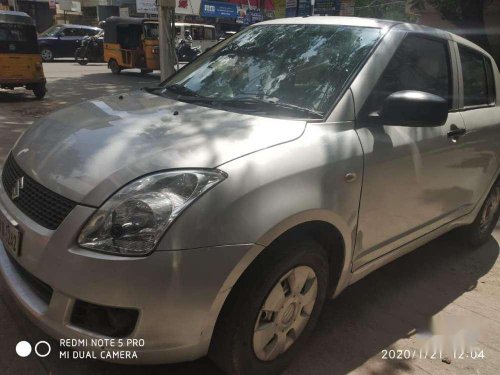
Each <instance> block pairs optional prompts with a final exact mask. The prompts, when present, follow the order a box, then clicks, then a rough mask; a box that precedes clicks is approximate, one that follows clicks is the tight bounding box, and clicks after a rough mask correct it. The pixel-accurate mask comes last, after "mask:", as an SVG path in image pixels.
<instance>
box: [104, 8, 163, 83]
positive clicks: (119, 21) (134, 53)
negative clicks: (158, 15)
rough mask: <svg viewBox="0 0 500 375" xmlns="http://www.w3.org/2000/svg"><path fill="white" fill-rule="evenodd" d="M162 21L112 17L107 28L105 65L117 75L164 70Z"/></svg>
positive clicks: (105, 34)
mask: <svg viewBox="0 0 500 375" xmlns="http://www.w3.org/2000/svg"><path fill="white" fill-rule="evenodd" d="M158 46H159V41H158V21H153V20H149V19H142V18H126V17H110V18H108V19H107V20H106V23H105V25H104V61H106V62H107V63H108V67H109V69H111V72H113V73H114V74H118V73H120V71H122V70H123V69H140V70H141V73H151V72H152V71H153V70H158V69H160V55H159V47H158Z"/></svg>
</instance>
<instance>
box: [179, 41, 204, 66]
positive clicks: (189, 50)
mask: <svg viewBox="0 0 500 375" xmlns="http://www.w3.org/2000/svg"><path fill="white" fill-rule="evenodd" d="M175 52H176V53H177V60H178V61H182V62H191V61H193V60H194V59H196V58H197V57H198V56H200V55H201V49H200V48H198V47H193V46H192V45H191V43H188V42H186V41H185V40H184V39H183V40H181V41H180V43H179V45H178V46H177V48H176V51H175Z"/></svg>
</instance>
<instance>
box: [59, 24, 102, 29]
mask: <svg viewBox="0 0 500 375" xmlns="http://www.w3.org/2000/svg"><path fill="white" fill-rule="evenodd" d="M58 26H64V27H74V28H80V29H92V30H101V29H100V28H99V27H96V26H88V25H75V24H71V23H66V24H62V25H58Z"/></svg>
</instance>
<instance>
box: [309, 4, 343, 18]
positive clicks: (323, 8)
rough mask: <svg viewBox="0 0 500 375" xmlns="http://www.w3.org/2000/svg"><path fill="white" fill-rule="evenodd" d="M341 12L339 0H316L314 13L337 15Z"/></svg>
mask: <svg viewBox="0 0 500 375" xmlns="http://www.w3.org/2000/svg"><path fill="white" fill-rule="evenodd" d="M339 12H340V1H339V0H316V2H315V4H314V14H319V15H326V16H337V15H338V14H339Z"/></svg>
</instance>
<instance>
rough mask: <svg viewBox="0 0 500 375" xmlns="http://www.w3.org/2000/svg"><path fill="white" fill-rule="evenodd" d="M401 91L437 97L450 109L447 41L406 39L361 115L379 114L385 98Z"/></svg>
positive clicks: (450, 78) (450, 95)
mask: <svg viewBox="0 0 500 375" xmlns="http://www.w3.org/2000/svg"><path fill="white" fill-rule="evenodd" d="M404 90H415V91H424V92H428V93H430V94H434V95H438V96H441V97H443V98H445V99H447V100H448V102H449V106H450V107H451V104H452V75H451V69H450V54H449V46H448V42H447V41H444V40H443V41H440V40H436V39H428V38H425V37H420V36H415V35H410V36H408V37H406V38H405V40H404V41H403V42H402V43H401V45H400V46H399V48H398V50H397V51H396V53H395V54H394V56H393V57H392V60H391V61H390V62H389V65H388V66H387V68H386V69H385V71H384V73H383V74H382V76H381V77H380V79H379V81H378V83H377V85H376V86H375V89H374V90H373V92H372V94H371V96H370V99H369V100H368V103H367V107H365V113H366V114H370V113H374V112H379V111H380V109H381V108H382V104H383V102H384V100H385V98H387V97H388V96H389V95H391V94H393V93H395V92H397V91H404Z"/></svg>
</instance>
